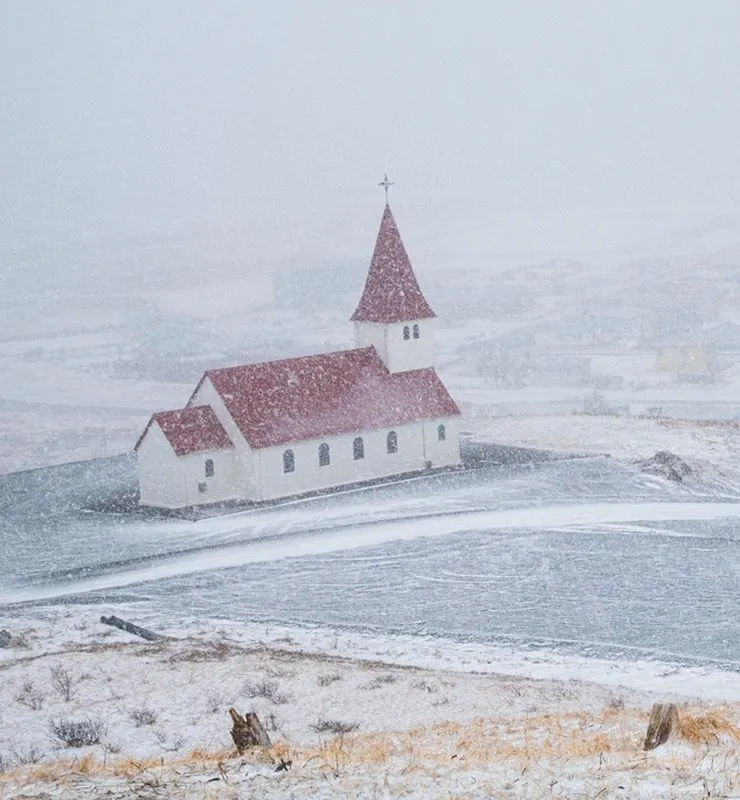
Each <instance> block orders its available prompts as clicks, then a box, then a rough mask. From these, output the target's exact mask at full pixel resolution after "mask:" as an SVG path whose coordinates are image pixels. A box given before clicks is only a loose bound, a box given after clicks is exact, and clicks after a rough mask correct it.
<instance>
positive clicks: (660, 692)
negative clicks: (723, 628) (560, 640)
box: [0, 607, 740, 800]
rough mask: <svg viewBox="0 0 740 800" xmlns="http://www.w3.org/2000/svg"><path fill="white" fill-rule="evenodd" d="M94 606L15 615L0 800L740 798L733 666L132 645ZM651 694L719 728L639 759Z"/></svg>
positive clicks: (322, 641) (243, 636)
mask: <svg viewBox="0 0 740 800" xmlns="http://www.w3.org/2000/svg"><path fill="white" fill-rule="evenodd" d="M100 610H106V609H105V608H103V607H100V608H98V607H95V608H90V607H86V608H82V609H72V610H64V609H58V608H56V609H55V608H49V609H37V610H36V611H35V612H34V613H33V614H32V615H27V614H22V615H19V616H17V617H15V618H14V620H13V624H12V630H13V635H14V641H13V646H12V647H11V648H8V649H4V650H0V674H1V675H2V681H0V708H1V709H2V710H1V711H0V759H1V760H2V765H3V766H4V768H5V769H6V772H5V773H0V797H2V798H4V799H5V798H8V800H10V798H21V797H24V798H31V797H36V798H42V797H47V798H48V797H52V798H62V797H84V796H88V795H89V794H96V795H99V794H101V793H103V794H104V796H106V797H114V798H124V797H126V798H129V797H130V798H134V797H138V798H140V797H155V796H166V797H183V798H190V797H192V798H204V797H214V798H216V797H225V798H226V797H228V798H231V797H234V798H235V797H242V796H245V795H244V794H243V793H244V792H248V793H249V796H253V795H254V794H256V795H257V796H260V797H273V798H289V797H317V798H335V797H337V798H338V797H399V796H404V797H412V798H426V797H448V796H449V797H459V798H481V797H594V796H598V797H605V798H608V797H613V798H633V797H654V798H659V797H675V798H679V797H680V798H684V797H685V798H688V797H692V798H693V797H708V796H709V797H715V796H716V797H731V796H733V794H734V793H735V792H736V791H737V789H738V788H739V787H738V779H739V776H740V741H739V740H738V739H737V738H735V736H734V735H733V734H736V735H738V736H740V728H739V727H738V725H739V724H740V678H738V675H737V674H728V673H723V672H716V671H713V670H707V669H677V668H675V667H672V666H670V665H665V664H660V663H657V662H643V663H639V664H624V663H619V662H608V661H594V660H586V659H578V658H567V657H553V656H552V655H551V654H547V653H546V652H540V651H537V650H534V649H532V650H530V651H529V652H528V653H521V652H519V653H517V652H515V651H513V650H511V649H506V648H501V647H498V648H491V647H489V646H479V645H478V646H476V645H471V644H454V643H450V642H445V641H442V640H438V639H435V638H431V637H420V636H393V637H387V636H383V637H377V636H371V635H368V634H360V633H351V632H346V631H338V630H330V629H327V628H318V629H314V628H305V627H304V628H300V627H296V626H285V625H275V626H270V625H254V624H252V625H249V624H233V623H228V622H226V621H222V622H220V623H218V624H216V625H212V624H204V623H203V622H200V623H198V622H195V621H193V620H188V619H187V618H183V617H170V618H168V619H167V620H166V624H165V625H162V622H163V618H162V617H161V616H155V617H152V618H147V617H144V618H143V619H138V620H137V621H139V622H144V623H147V624H150V625H153V626H156V627H157V628H158V629H159V631H160V632H162V633H166V634H168V635H169V636H171V637H173V638H172V639H169V640H167V641H164V642H156V643H144V642H141V641H133V640H132V637H131V636H129V635H128V634H125V633H122V632H120V631H118V630H116V629H111V628H108V627H106V626H103V625H101V624H99V623H98V621H97V619H98V618H97V614H98V612H99V611H100ZM129 611H131V612H133V609H129ZM594 678H595V679H597V681H598V682H593V679H594ZM656 700H660V701H673V702H678V703H679V704H680V706H681V714H682V715H683V716H688V715H691V716H694V717H698V718H705V719H707V718H708V719H712V720H715V721H719V722H720V723H721V724H722V725H724V726H725V727H726V729H725V730H724V731H719V732H718V733H716V734H713V733H711V732H710V735H709V737H708V738H707V739H706V740H704V741H684V740H678V741H675V742H672V743H669V744H668V745H664V746H663V747H661V748H659V749H658V750H656V751H653V752H651V753H645V752H644V751H642V749H641V744H642V739H643V737H644V732H645V729H646V724H647V716H648V714H647V712H648V711H649V709H650V706H651V704H652V702H654V701H656ZM231 706H234V707H236V708H237V709H238V710H241V711H242V712H243V711H245V710H248V709H249V710H255V711H257V713H258V714H259V716H260V718H261V720H262V721H263V722H264V724H265V725H266V727H267V729H268V732H269V734H270V736H271V739H272V742H273V747H272V749H271V750H269V751H258V752H253V753H250V754H247V755H245V756H244V757H239V756H238V755H237V754H236V753H235V751H234V750H233V747H232V744H231V741H230V736H229V728H230V720H229V717H228V716H227V714H226V711H227V709H228V708H229V707H231ZM63 720H82V721H85V722H86V723H88V724H90V725H92V726H93V728H95V729H96V730H97V732H98V733H99V735H100V738H99V741H98V742H97V743H95V744H90V745H87V746H83V747H65V746H64V745H63V743H62V742H60V741H59V739H58V738H55V736H54V735H53V734H52V732H51V730H52V725H53V724H54V723H56V724H57V726H58V723H59V722H60V721H63ZM281 760H282V761H284V762H290V767H289V768H288V769H287V770H277V766H278V765H279V764H280V762H281Z"/></svg>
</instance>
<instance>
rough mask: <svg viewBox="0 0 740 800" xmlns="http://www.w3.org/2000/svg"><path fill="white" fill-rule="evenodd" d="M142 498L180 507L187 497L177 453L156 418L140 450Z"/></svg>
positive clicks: (143, 501)
mask: <svg viewBox="0 0 740 800" xmlns="http://www.w3.org/2000/svg"><path fill="white" fill-rule="evenodd" d="M136 471H137V473H138V478H139V496H140V499H139V502H140V503H141V504H142V505H147V506H156V507H158V508H179V507H180V506H182V505H183V504H184V503H183V500H184V492H183V483H182V480H181V476H180V465H179V464H178V463H177V456H176V455H175V452H174V450H173V449H172V447H171V445H170V443H169V442H168V441H167V439H166V437H165V435H164V433H162V429H161V428H160V427H159V425H157V423H156V422H152V424H151V425H150V426H149V429H148V430H147V432H146V435H145V436H144V439H143V440H142V441H141V443H140V444H139V449H138V450H137V451H136Z"/></svg>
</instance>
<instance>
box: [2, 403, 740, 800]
mask: <svg viewBox="0 0 740 800" xmlns="http://www.w3.org/2000/svg"><path fill="white" fill-rule="evenodd" d="M497 426H498V427H497ZM484 433H486V434H487V435H490V437H491V438H492V439H494V440H495V441H500V442H509V443H512V444H525V445H532V444H537V445H539V446H544V447H552V448H556V449H562V450H573V449H575V448H574V444H579V445H580V447H579V448H578V449H579V450H580V451H581V452H586V453H588V452H591V453H594V454H595V453H600V452H605V451H606V452H609V451H611V453H612V454H613V457H607V456H604V455H600V456H599V455H592V456H589V457H586V458H577V459H565V460H555V461H545V462H539V463H531V464H524V465H519V466H505V467H487V468H484V469H480V470H475V471H470V472H464V473H458V474H454V475H439V476H433V477H428V478H423V479H420V480H417V481H414V482H411V483H408V484H400V485H395V486H385V487H373V488H371V489H365V490H362V491H358V492H350V493H347V494H342V495H337V496H330V497H323V498H314V499H312V500H308V501H302V502H298V503H293V504H289V505H285V506H277V507H274V508H264V509H256V510H252V511H247V512H238V513H232V514H227V515H224V516H221V517H216V518H212V519H200V520H196V521H190V520H178V519H151V518H142V517H137V516H136V515H133V516H131V515H124V514H112V513H101V512H95V511H92V512H91V511H85V510H84V507H85V506H86V505H89V504H90V503H95V502H99V501H100V500H101V498H102V499H104V498H105V497H107V496H110V495H115V494H116V493H117V492H120V491H124V490H125V489H126V488H127V487H130V484H131V479H132V475H131V465H130V462H128V461H127V460H126V459H113V460H109V461H107V462H91V463H89V464H80V465H70V466H68V467H58V468H55V469H50V470H41V471H37V472H29V473H23V474H16V475H13V476H7V477H6V478H5V479H4V481H3V482H2V484H0V488H1V490H2V492H3V496H2V508H3V513H4V523H5V524H4V525H3V528H2V545H3V563H4V564H5V565H9V566H10V567H11V570H10V571H8V570H5V571H4V572H3V573H1V574H0V603H2V604H4V605H1V606H0V629H2V628H5V629H7V630H8V631H9V632H10V633H11V635H12V636H13V646H12V647H11V648H5V649H0V675H1V676H2V680H1V681H0V708H2V711H0V757H1V758H2V759H3V760H4V762H5V766H6V768H8V769H9V770H10V771H9V772H7V774H5V775H3V776H2V778H0V797H2V798H5V797H7V798H16V797H24V796H25V797H34V796H36V797H43V796H50V797H63V796H69V795H70V793H71V794H72V795H74V796H84V795H85V794H86V793H89V792H100V791H105V792H108V793H109V794H108V796H111V797H138V796H148V795H147V792H148V793H149V794H150V795H152V796H154V795H156V793H159V794H160V795H164V796H177V797H232V796H233V797H237V796H241V794H240V793H243V792H244V791H245V790H246V791H251V792H257V793H258V794H259V795H260V796H264V797H275V798H284V797H293V796H313V797H346V796H358V797H359V796H362V797H396V796H401V795H403V796H409V797H429V796H454V797H471V798H477V797H486V796H497V797H498V796H500V797H507V796H510V797H548V796H553V797H558V796H559V797H593V796H599V797H625V798H626V797H635V796H639V797H656V798H657V797H706V796H726V797H731V796H733V793H737V791H738V777H737V776H738V775H740V752H739V750H738V743H737V742H736V741H735V740H734V739H733V738H732V736H731V735H727V734H726V733H725V734H721V735H720V736H718V737H715V738H714V739H712V737H710V741H706V742H701V743H699V742H693V743H692V742H688V741H682V742H675V743H673V744H669V745H666V746H664V747H663V748H660V749H659V750H658V751H655V752H654V753H652V754H646V753H644V752H643V751H642V750H641V738H642V736H643V735H644V730H645V726H646V721H647V712H648V711H649V708H650V705H651V704H652V702H654V701H665V700H676V701H678V702H679V703H681V704H682V714H685V715H694V716H699V717H702V716H704V717H706V716H707V715H714V716H713V717H712V718H713V719H720V720H724V721H725V722H726V723H727V724H728V725H729V726H730V727H729V728H728V729H727V730H730V731H732V730H734V728H732V726H737V725H738V724H740V677H739V676H740V651H738V649H737V647H738V641H740V634H739V632H738V620H739V619H740V598H739V595H738V575H739V574H740V573H739V569H740V566H739V564H738V555H737V546H738V542H739V541H740V538H739V536H740V527H739V526H738V524H737V519H738V517H739V516H740V499H739V498H740V494H739V493H738V490H737V486H738V481H737V473H736V471H735V470H734V468H733V457H734V455H735V447H736V441H737V439H736V435H735V429H734V428H733V427H731V426H716V427H712V426H700V425H673V426H670V427H668V426H665V425H664V424H662V423H660V422H656V421H653V420H635V421H633V427H631V426H630V424H629V422H627V421H624V420H610V419H605V418H583V417H570V416H569V417H563V418H549V419H548V420H545V421H540V420H536V419H535V420H533V421H532V430H531V431H529V430H528V428H527V426H526V425H525V424H522V423H521V422H519V421H518V420H516V419H515V418H512V419H508V420H506V421H505V423H504V422H499V421H498V420H495V421H491V422H490V427H487V428H486V430H485V431H484ZM705 434H706V435H705ZM655 449H669V450H671V451H673V452H676V453H678V454H680V455H681V456H682V457H683V458H684V459H685V460H686V461H687V463H689V464H690V465H691V466H692V469H693V471H692V473H691V474H690V475H689V476H688V478H687V480H686V481H685V482H684V483H683V484H677V483H673V482H671V481H667V480H665V479H663V478H660V477H658V476H655V475H650V474H645V473H643V472H641V471H640V470H639V469H637V468H636V467H635V466H634V465H633V464H632V459H633V458H635V457H638V456H646V455H649V454H651V453H653V452H654V450H655ZM32 532H33V534H34V535H33V536H31V533H32ZM19 603H21V604H19ZM101 613H115V614H117V615H119V616H123V617H125V618H129V619H131V620H133V621H135V622H137V623H139V624H143V625H145V626H147V627H150V628H152V629H155V630H157V631H158V632H160V633H163V634H166V635H168V636H172V637H175V640H173V641H168V642H165V643H162V644H153V645H152V644H144V643H138V642H131V641H130V637H129V636H128V635H126V634H123V633H121V632H118V631H115V630H112V629H109V628H107V627H104V626H102V625H100V624H99V622H98V620H99V616H100V614H101ZM60 667H61V670H62V673H60V671H59V668H60ZM53 670H54V671H55V674H56V675H59V674H66V675H67V676H68V678H69V679H70V680H71V682H72V692H71V695H70V699H69V700H66V699H65V698H64V697H63V694H62V693H61V692H60V690H59V689H58V688H56V689H55V688H54V685H55V681H54V680H53V679H52V671H53ZM337 676H338V677H337ZM57 683H58V681H57ZM264 695H267V696H264ZM230 705H234V706H235V707H237V708H238V709H239V710H241V711H245V710H248V709H251V708H254V709H255V710H257V711H258V713H259V714H260V716H261V717H262V718H263V720H266V721H267V724H268V727H270V732H271V735H272V737H273V740H274V741H275V742H276V743H277V744H276V747H275V749H273V750H272V751H270V752H269V753H262V754H253V755H252V756H249V757H245V758H240V757H237V756H236V755H235V754H234V753H232V752H231V751H230V750H229V733H228V730H229V725H230V723H229V719H228V717H227V715H226V713H225V712H226V709H227V708H228V707H229V706H230ZM33 706H39V707H37V708H34V707H33ZM87 718H90V719H92V720H93V721H94V722H100V725H101V726H102V727H104V728H105V732H104V734H102V735H101V740H100V743H99V744H96V745H90V746H89V747H86V748H82V749H81V750H77V749H74V748H65V747H61V746H60V744H59V742H58V741H53V740H52V738H50V721H52V720H57V721H58V720H59V719H73V720H74V719H87ZM142 718H144V719H146V720H148V721H150V724H140V725H139V727H137V725H136V719H139V720H141V719H142ZM322 720H323V721H324V722H325V723H326V724H327V726H328V728H327V729H326V730H323V731H322V730H319V731H317V730H316V729H315V728H317V727H318V728H319V729H321V728H322ZM332 722H333V723H347V724H350V725H353V724H354V723H357V724H358V725H359V728H357V729H356V730H354V731H351V732H348V733H346V734H341V733H340V734H339V735H338V736H337V735H335V734H333V733H332V732H331V730H329V728H331V724H329V723H332ZM334 729H335V730H338V729H341V726H340V727H339V728H337V726H336V725H334ZM280 758H285V759H289V760H291V761H292V767H291V768H290V769H289V770H287V771H280V772H275V769H276V764H279V760H280ZM23 762H26V763H23ZM28 762H38V763H28ZM219 764H220V766H219ZM45 793H46V794H45Z"/></svg>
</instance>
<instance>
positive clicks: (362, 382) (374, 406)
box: [191, 347, 460, 449]
mask: <svg viewBox="0 0 740 800" xmlns="http://www.w3.org/2000/svg"><path fill="white" fill-rule="evenodd" d="M204 380H210V382H211V383H212V384H213V387H214V388H215V390H216V391H217V392H218V394H219V395H220V397H221V399H222V400H223V402H224V404H225V406H226V408H227V409H228V411H229V414H230V415H231V417H232V418H233V420H234V422H235V423H236V425H237V427H238V428H239V430H240V431H241V432H242V434H243V435H244V438H245V439H246V440H247V441H248V442H249V444H250V446H251V447H253V448H256V449H259V448H263V447H273V446H275V445H280V444H286V443H288V442H299V441H303V440H306V439H317V438H322V437H325V436H337V435H340V434H345V433H351V432H355V431H358V432H359V431H363V430H368V429H374V428H390V427H393V426H396V425H403V424H404V423H409V422H415V421H418V420H425V419H436V418H438V417H449V416H456V415H458V414H459V413H460V410H459V409H458V407H457V405H456V404H455V401H454V400H453V399H452V398H451V397H450V395H449V393H448V392H447V389H445V387H444V385H443V383H442V381H440V379H439V378H438V377H437V373H436V372H435V371H434V369H432V368H427V369H418V370H411V371H409V372H401V373H396V374H391V373H389V372H388V370H387V369H386V367H385V365H384V364H383V362H382V361H381V360H380V358H379V357H378V354H377V353H376V352H375V348H373V347H365V348H360V349H357V350H344V351H340V352H337V353H326V354H324V355H317V356H305V357H303V358H289V359H285V360H282V361H268V362H265V363H262V364H245V365H243V366H238V367H226V368H224V369H214V370H209V371H208V372H206V373H205V375H204V376H203V378H201V383H202V382H203V381H204ZM199 386H200V384H199ZM196 392H197V389H196ZM191 399H192V398H191Z"/></svg>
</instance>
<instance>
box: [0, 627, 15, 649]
mask: <svg viewBox="0 0 740 800" xmlns="http://www.w3.org/2000/svg"><path fill="white" fill-rule="evenodd" d="M12 638H13V637H12V636H11V635H10V631H6V630H5V629H3V630H1V631H0V647H10V640H11V639H12Z"/></svg>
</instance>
